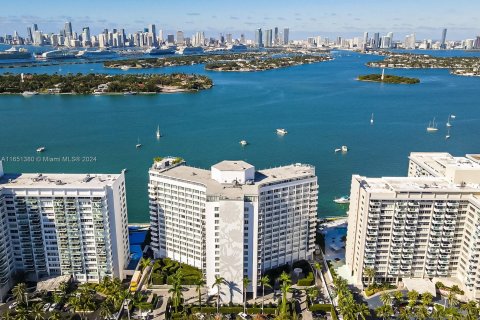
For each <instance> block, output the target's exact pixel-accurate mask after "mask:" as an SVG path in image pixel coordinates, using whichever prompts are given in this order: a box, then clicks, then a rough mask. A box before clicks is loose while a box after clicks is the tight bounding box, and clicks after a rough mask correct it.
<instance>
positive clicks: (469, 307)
mask: <svg viewBox="0 0 480 320" xmlns="http://www.w3.org/2000/svg"><path fill="white" fill-rule="evenodd" d="M460 308H461V309H462V310H464V311H466V313H467V320H477V317H478V314H479V313H480V308H479V307H477V303H476V302H475V301H473V300H470V301H468V303H466V304H464V305H462V306H461V307H460Z"/></svg>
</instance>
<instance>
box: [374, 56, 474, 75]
mask: <svg viewBox="0 0 480 320" xmlns="http://www.w3.org/2000/svg"><path fill="white" fill-rule="evenodd" d="M367 66H369V67H376V68H399V69H449V70H450V73H452V74H456V75H462V76H480V58H478V57H433V56H430V55H427V54H410V53H390V54H389V55H388V56H387V57H386V58H385V59H384V60H382V61H374V62H369V63H367Z"/></svg>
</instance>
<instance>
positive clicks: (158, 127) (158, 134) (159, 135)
mask: <svg viewBox="0 0 480 320" xmlns="http://www.w3.org/2000/svg"><path fill="white" fill-rule="evenodd" d="M156 135H157V139H160V137H161V136H162V134H161V133H160V126H157V132H156Z"/></svg>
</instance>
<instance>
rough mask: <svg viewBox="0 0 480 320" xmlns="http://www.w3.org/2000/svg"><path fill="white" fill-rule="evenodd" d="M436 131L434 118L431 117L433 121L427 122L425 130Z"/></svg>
mask: <svg viewBox="0 0 480 320" xmlns="http://www.w3.org/2000/svg"><path fill="white" fill-rule="evenodd" d="M437 131H438V128H437V123H436V122H435V118H433V121H431V122H430V123H429V124H428V127H427V132H437Z"/></svg>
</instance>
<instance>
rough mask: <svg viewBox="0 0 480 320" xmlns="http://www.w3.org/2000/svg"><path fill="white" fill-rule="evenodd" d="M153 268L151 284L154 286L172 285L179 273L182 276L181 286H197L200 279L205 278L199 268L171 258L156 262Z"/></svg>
mask: <svg viewBox="0 0 480 320" xmlns="http://www.w3.org/2000/svg"><path fill="white" fill-rule="evenodd" d="M152 268H153V271H152V275H151V283H152V284H153V285H164V284H168V285H172V284H173V283H174V282H175V277H176V275H177V274H178V273H179V272H181V274H182V276H181V283H180V284H181V285H195V283H196V281H197V280H198V279H202V278H203V275H202V272H201V271H200V270H199V269H198V268H195V267H192V266H190V265H188V264H184V263H179V262H177V261H174V260H172V259H169V258H164V259H158V260H155V262H154V263H153V267H152Z"/></svg>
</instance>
